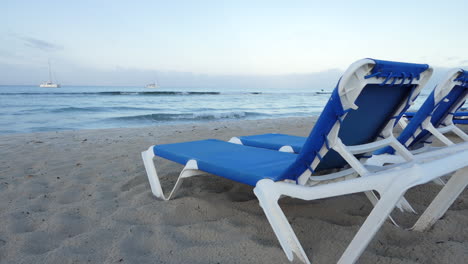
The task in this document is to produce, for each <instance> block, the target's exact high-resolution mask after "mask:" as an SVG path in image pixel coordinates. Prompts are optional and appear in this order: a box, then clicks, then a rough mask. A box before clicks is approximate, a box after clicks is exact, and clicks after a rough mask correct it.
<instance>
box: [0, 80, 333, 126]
mask: <svg viewBox="0 0 468 264" xmlns="http://www.w3.org/2000/svg"><path fill="white" fill-rule="evenodd" d="M329 96H330V95H329V94H318V93H317V91H316V90H315V91H314V90H308V91H294V90H275V91H267V92H265V91H258V90H255V89H238V90H234V91H233V90H229V91H226V90H223V89H203V88H199V89H166V88H158V89H148V88H140V87H103V86H95V87H92V86H64V87H62V88H40V87H37V86H0V106H1V109H2V111H1V112H0V134H7V133H23V132H43V131H59V130H77V129H95V128H117V127H141V126H154V125H163V124H176V123H196V122H209V121H216V120H236V119H264V118H277V117H294V116H311V115H317V114H319V113H320V112H321V110H322V108H323V106H324V105H325V103H326V102H327V100H328V98H329Z"/></svg>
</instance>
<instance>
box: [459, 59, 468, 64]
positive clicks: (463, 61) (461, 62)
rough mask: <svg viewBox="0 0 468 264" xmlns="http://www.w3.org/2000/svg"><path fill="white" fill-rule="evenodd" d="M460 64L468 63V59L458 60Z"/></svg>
mask: <svg viewBox="0 0 468 264" xmlns="http://www.w3.org/2000/svg"><path fill="white" fill-rule="evenodd" d="M458 63H459V64H468V60H461V61H459V62H458Z"/></svg>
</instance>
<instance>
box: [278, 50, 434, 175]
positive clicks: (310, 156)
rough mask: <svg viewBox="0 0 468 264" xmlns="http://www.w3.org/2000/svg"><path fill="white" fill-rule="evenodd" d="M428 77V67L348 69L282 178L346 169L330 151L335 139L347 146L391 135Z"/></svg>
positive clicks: (378, 64)
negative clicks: (397, 121) (396, 122)
mask: <svg viewBox="0 0 468 264" xmlns="http://www.w3.org/2000/svg"><path fill="white" fill-rule="evenodd" d="M431 74H432V69H431V68H430V67H429V66H428V65H427V64H411V63H401V62H390V61H380V60H372V59H365V60H360V61H358V62H356V63H354V64H353V65H351V66H350V68H349V69H348V70H347V71H346V72H345V74H344V75H343V76H342V78H341V79H340V81H339V82H338V85H337V87H336V88H335V89H334V91H333V93H332V95H331V97H330V99H329V101H328V102H327V104H326V106H325V108H324V110H323V112H322V114H321V115H320V117H319V119H318V120H317V123H316V124H315V126H314V128H313V130H312V131H311V133H310V135H309V137H308V138H307V140H306V142H305V144H304V146H303V147H302V150H301V152H300V153H299V155H298V157H297V159H296V161H295V163H294V164H293V165H291V166H290V168H289V170H287V171H286V172H285V175H284V176H285V178H289V179H293V180H298V177H299V176H301V175H302V174H303V173H304V172H305V171H307V170H309V171H311V172H318V171H321V170H326V169H334V168H342V167H344V166H345V165H347V162H346V161H345V160H344V159H343V158H342V157H341V156H340V155H339V154H338V153H337V152H336V151H334V150H333V149H331V148H332V145H333V144H334V143H335V142H336V141H337V140H341V141H342V142H343V143H344V144H345V145H347V146H351V145H360V144H367V143H371V142H373V141H375V140H376V139H377V138H378V137H379V136H383V137H387V136H389V135H391V133H392V128H393V126H394V124H395V121H396V120H398V119H399V117H401V115H402V114H403V113H404V112H405V110H406V109H408V107H409V105H410V104H411V103H412V101H414V100H415V98H416V97H417V95H418V94H419V92H420V90H421V88H422V87H423V86H424V85H425V83H426V82H427V80H428V79H429V77H430V76H431Z"/></svg>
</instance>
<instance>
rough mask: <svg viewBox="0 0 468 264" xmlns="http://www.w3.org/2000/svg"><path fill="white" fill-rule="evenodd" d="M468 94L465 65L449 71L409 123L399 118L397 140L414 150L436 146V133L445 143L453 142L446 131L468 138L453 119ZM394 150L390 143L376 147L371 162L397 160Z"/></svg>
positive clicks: (463, 138)
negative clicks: (379, 147)
mask: <svg viewBox="0 0 468 264" xmlns="http://www.w3.org/2000/svg"><path fill="white" fill-rule="evenodd" d="M467 98H468V72H466V71H464V70H463V69H455V70H452V71H450V72H449V73H448V74H447V77H446V78H445V79H444V80H443V81H442V82H441V83H440V84H439V85H437V86H436V87H435V88H434V90H433V91H432V92H431V94H429V96H428V97H427V99H426V101H425V102H424V103H423V104H422V106H421V107H420V108H419V110H418V111H417V112H416V113H415V114H414V116H413V118H411V121H410V122H409V123H406V122H405V121H404V120H403V119H400V120H399V124H400V126H401V127H402V128H403V131H402V132H401V133H400V135H399V136H398V141H400V142H401V143H402V144H403V145H405V146H406V147H407V148H408V149H409V150H411V151H412V153H414V154H417V153H421V152H425V151H429V150H431V149H433V148H434V147H433V146H432V139H433V138H434V137H435V138H437V139H438V140H439V141H440V142H442V143H443V144H445V145H446V146H450V145H453V144H454V143H453V142H452V141H451V140H450V139H449V138H447V137H446V136H445V135H444V134H446V133H448V132H453V133H454V134H455V135H457V136H458V137H460V138H461V139H462V141H464V142H466V141H468V135H467V134H465V133H464V132H463V131H462V130H461V129H460V128H458V127H457V126H456V125H455V124H454V122H453V119H454V114H455V112H456V111H457V109H459V108H460V107H461V106H462V105H463V104H464V103H465V101H466V99H467ZM393 154H395V153H394V150H393V149H391V148H388V147H387V148H383V149H380V150H377V151H375V152H374V156H373V157H372V158H371V159H369V160H368V163H369V164H372V165H381V164H384V163H396V162H398V155H393ZM401 160H402V159H401V158H400V161H401Z"/></svg>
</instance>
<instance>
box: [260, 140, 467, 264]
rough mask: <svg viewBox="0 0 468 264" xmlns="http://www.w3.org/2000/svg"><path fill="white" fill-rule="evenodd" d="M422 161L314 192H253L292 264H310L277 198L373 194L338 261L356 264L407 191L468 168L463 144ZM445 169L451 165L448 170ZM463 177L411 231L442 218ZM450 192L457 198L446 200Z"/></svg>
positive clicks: (280, 187)
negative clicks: (369, 207)
mask: <svg viewBox="0 0 468 264" xmlns="http://www.w3.org/2000/svg"><path fill="white" fill-rule="evenodd" d="M426 158H427V160H422V159H420V160H418V161H412V162H408V163H405V164H402V165H400V166H397V167H394V168H392V169H388V170H386V171H382V172H379V173H375V174H372V175H368V177H360V178H354V179H351V180H346V181H341V182H334V183H329V184H324V185H319V186H314V187H307V186H301V185H295V184H290V183H285V182H273V181H271V180H268V179H265V180H261V181H259V182H258V183H257V186H256V187H255V189H254V192H255V195H256V196H257V197H258V200H259V202H260V206H261V207H262V208H263V210H264V211H265V214H266V216H267V218H268V221H269V222H270V224H271V226H272V228H273V231H274V232H275V234H276V236H277V237H278V240H279V242H280V244H281V247H282V248H283V250H284V252H285V253H286V256H287V258H288V259H289V260H290V261H292V260H293V259H294V255H295V256H297V257H298V258H299V259H300V260H301V261H303V262H304V263H310V262H309V260H308V258H307V255H306V254H305V252H304V250H303V248H302V246H301V244H300V243H299V240H298V239H297V237H296V235H295V234H294V231H293V229H292V227H291V225H290V224H289V222H288V220H287V218H286V216H285V215H284V213H283V211H282V210H281V208H280V207H279V205H278V200H279V199H280V198H281V196H290V197H294V198H298V199H302V200H308V201H309V200H316V199H322V198H327V197H335V196H340V195H346V194H353V193H359V192H366V191H367V192H368V191H372V190H376V191H378V192H379V194H380V199H379V201H378V202H377V203H376V205H375V206H374V209H373V210H372V211H371V213H370V214H369V216H368V217H367V219H366V220H365V222H364V223H363V225H362V226H361V228H360V229H359V231H358V232H357V234H356V235H355V236H354V238H353V240H352V241H351V243H350V244H349V245H348V247H347V248H346V250H345V252H344V253H343V255H342V256H341V258H340V259H339V261H338V263H342V264H343V263H355V262H356V261H357V260H358V258H359V256H360V255H361V254H362V252H363V251H364V250H365V249H366V247H367V245H368V244H369V243H370V241H371V240H372V238H373V237H374V236H375V234H376V233H377V231H378V230H379V229H380V227H381V226H382V224H383V223H384V221H385V219H386V218H387V217H388V216H389V214H390V213H391V211H392V210H393V209H394V207H395V205H396V204H397V202H398V201H399V200H400V199H401V197H403V195H404V194H405V192H406V191H407V190H408V189H410V188H412V187H414V186H417V185H421V184H424V183H427V182H429V181H431V180H434V179H436V178H438V177H440V176H442V175H445V174H447V173H451V172H453V171H456V170H458V169H461V168H464V167H466V166H468V145H467V144H466V143H465V144H464V145H457V146H452V147H448V148H447V149H440V150H435V151H433V152H431V156H426ZM448 164H450V166H447V165H448ZM466 172H467V170H465V169H463V170H460V173H458V174H457V175H456V177H452V178H451V179H450V181H453V182H449V184H447V185H446V186H445V187H444V193H445V195H444V196H445V197H442V198H440V199H436V200H434V201H433V203H432V204H431V205H430V206H429V208H428V210H427V211H426V212H425V213H424V214H423V218H421V219H420V220H419V221H418V223H417V224H416V225H415V227H414V229H415V230H424V229H426V228H428V227H429V226H430V225H431V224H433V223H434V222H435V221H436V220H437V219H438V218H439V217H440V216H441V215H443V213H445V211H446V210H447V208H448V207H449V206H450V205H451V203H452V202H453V201H454V200H455V198H456V196H458V194H459V193H460V192H461V190H463V188H462V189H461V190H460V188H459V187H458V186H457V185H464V186H466V185H467V184H468V174H467V173H466ZM452 192H458V193H457V194H456V195H450V194H451V193H452ZM448 196H450V197H448ZM447 198H453V199H447Z"/></svg>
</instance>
